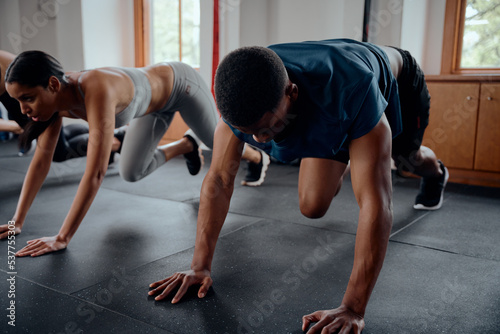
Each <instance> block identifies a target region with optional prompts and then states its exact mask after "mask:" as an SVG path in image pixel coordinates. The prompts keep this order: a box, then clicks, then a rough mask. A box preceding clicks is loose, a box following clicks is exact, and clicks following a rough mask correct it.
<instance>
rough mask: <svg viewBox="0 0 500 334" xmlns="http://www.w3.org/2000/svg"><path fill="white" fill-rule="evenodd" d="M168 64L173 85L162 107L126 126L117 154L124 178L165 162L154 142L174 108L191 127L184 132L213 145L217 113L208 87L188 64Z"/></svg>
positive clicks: (144, 173) (135, 178)
mask: <svg viewBox="0 0 500 334" xmlns="http://www.w3.org/2000/svg"><path fill="white" fill-rule="evenodd" d="M168 64H169V65H170V66H171V67H172V69H173V71H174V86H173V89H172V94H171V96H170V99H169V100H168V102H167V104H166V105H165V106H164V107H163V108H162V109H161V110H158V111H155V112H152V113H150V114H147V115H145V116H143V117H139V118H136V119H134V120H132V122H130V126H129V128H128V129H127V134H126V136H125V138H124V141H123V146H122V150H121V155H120V175H121V176H122V178H123V179H124V180H126V181H129V182H135V181H138V180H140V179H142V178H143V177H145V176H147V175H149V174H151V173H152V172H153V171H154V170H156V169H157V168H158V167H160V166H161V165H163V164H164V163H165V155H164V154H163V152H162V151H160V150H158V149H157V146H158V143H159V142H160V140H161V138H162V137H163V135H164V134H165V132H166V131H167V129H168V127H169V125H170V123H171V122H172V118H173V117H174V114H175V112H176V111H179V113H180V115H181V117H182V119H183V120H184V122H186V124H187V125H188V126H189V128H190V130H188V131H187V132H186V134H189V135H190V136H191V137H193V138H194V139H195V140H196V141H197V142H198V143H200V140H201V141H202V142H203V143H204V144H205V145H206V146H208V147H209V148H213V137H214V132H215V127H216V125H217V121H218V120H219V115H218V113H217V108H216V107H215V102H214V99H213V97H212V94H211V93H210V90H209V89H208V87H207V85H206V84H205V82H204V81H203V78H202V77H201V76H200V75H199V74H198V72H196V71H195V70H194V69H193V68H191V67H190V66H188V65H186V64H183V63H179V62H172V63H168Z"/></svg>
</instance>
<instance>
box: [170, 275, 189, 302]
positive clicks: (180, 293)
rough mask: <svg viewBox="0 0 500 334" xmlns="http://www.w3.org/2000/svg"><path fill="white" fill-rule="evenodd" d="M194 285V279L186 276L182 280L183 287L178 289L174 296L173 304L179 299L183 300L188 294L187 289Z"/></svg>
mask: <svg viewBox="0 0 500 334" xmlns="http://www.w3.org/2000/svg"><path fill="white" fill-rule="evenodd" d="M191 285H192V281H191V280H190V279H189V278H188V277H187V276H184V279H183V280H182V284H181V287H180V288H179V290H177V293H176V294H175V296H174V298H173V299H172V304H175V303H177V302H178V301H179V300H181V298H182V297H184V295H185V294H186V292H187V290H188V289H189V287H190V286H191Z"/></svg>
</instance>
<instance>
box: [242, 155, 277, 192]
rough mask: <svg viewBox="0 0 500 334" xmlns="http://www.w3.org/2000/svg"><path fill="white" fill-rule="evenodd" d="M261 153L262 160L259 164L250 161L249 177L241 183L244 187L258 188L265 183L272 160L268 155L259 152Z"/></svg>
mask: <svg viewBox="0 0 500 334" xmlns="http://www.w3.org/2000/svg"><path fill="white" fill-rule="evenodd" d="M259 153H260V156H261V159H260V162H259V163H258V164H256V163H253V162H250V161H249V162H248V163H247V175H245V179H244V180H243V181H241V184H242V185H244V186H248V187H258V186H260V185H261V184H262V183H263V182H264V179H265V177H266V171H267V168H268V167H269V164H270V163H271V159H270V158H269V156H268V155H267V154H266V153H264V152H261V151H259Z"/></svg>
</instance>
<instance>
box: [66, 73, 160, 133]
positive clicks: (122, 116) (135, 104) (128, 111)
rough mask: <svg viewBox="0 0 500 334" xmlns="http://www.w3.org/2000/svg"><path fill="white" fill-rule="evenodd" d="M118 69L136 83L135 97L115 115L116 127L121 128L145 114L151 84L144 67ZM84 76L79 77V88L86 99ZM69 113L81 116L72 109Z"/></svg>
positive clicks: (149, 97)
mask: <svg viewBox="0 0 500 334" xmlns="http://www.w3.org/2000/svg"><path fill="white" fill-rule="evenodd" d="M116 69H119V70H122V71H123V72H125V73H126V74H127V75H128V76H129V77H130V79H131V80H132V82H133V84H134V97H133V99H132V101H130V103H129V105H128V106H127V107H126V108H125V109H123V110H122V111H120V112H119V113H117V114H116V115H115V128H119V127H121V126H123V125H126V124H128V123H130V121H131V120H133V119H134V118H138V117H141V116H144V114H145V113H146V111H147V110H148V107H149V104H150V103H151V85H150V83H149V80H148V77H147V76H146V74H145V73H144V71H143V70H142V69H139V68H131V67H116ZM82 77H83V75H80V77H79V78H78V90H79V91H80V94H81V95H82V98H83V99H85V94H83V91H82V87H81V82H82ZM69 113H70V114H71V115H73V116H75V117H78V118H79V116H78V115H76V114H74V113H73V112H72V111H71V110H69Z"/></svg>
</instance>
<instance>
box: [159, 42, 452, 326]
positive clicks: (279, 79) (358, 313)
mask: <svg viewBox="0 0 500 334" xmlns="http://www.w3.org/2000/svg"><path fill="white" fill-rule="evenodd" d="M216 100H217V104H218V107H219V111H220V112H221V115H222V117H223V121H221V122H219V124H218V127H217V130H216V132H215V142H214V152H213V159H212V165H211V168H210V171H209V173H208V174H207V176H206V177H205V180H204V182H203V187H202V191H201V198H200V210H199V216H198V229H197V236H196V246H195V253H194V257H193V262H192V265H191V270H190V271H187V272H182V273H176V274H174V275H172V276H171V277H169V278H167V279H165V280H162V281H158V282H156V283H153V284H152V285H151V286H152V287H154V288H155V289H154V290H152V291H151V292H150V294H157V293H160V292H161V294H160V295H159V296H157V297H156V299H157V300H160V299H163V298H164V297H165V296H167V295H168V294H169V293H170V292H172V291H173V290H174V289H175V288H179V289H178V291H177V294H176V295H175V297H174V298H173V300H172V302H173V303H175V302H177V301H178V300H179V299H180V298H181V297H182V296H183V295H184V293H185V292H186V290H187V288H188V287H189V286H191V285H193V284H201V288H200V289H199V292H198V296H199V297H200V298H201V297H203V296H204V295H205V294H206V292H207V290H208V288H209V287H210V286H211V284H212V280H211V278H210V271H211V262H212V257H213V253H214V249H215V244H216V241H217V238H218V235H219V232H220V229H221V227H222V224H223V222H224V220H225V217H226V214H227V211H228V207H229V201H230V198H231V195H232V190H233V182H234V175H235V173H236V171H235V170H234V168H235V167H234V166H235V162H238V161H239V157H240V155H241V146H242V142H243V141H246V142H249V143H252V144H253V145H256V146H258V145H259V143H267V145H269V144H270V148H269V149H268V152H269V153H270V154H271V155H272V156H274V157H276V158H277V159H279V160H282V161H290V160H293V159H296V158H301V159H302V160H301V165H300V172H299V185H298V188H299V203H300V210H301V212H302V213H303V214H304V215H305V216H307V217H310V218H318V217H322V216H323V215H324V214H325V213H326V211H327V210H328V207H329V206H330V203H331V201H332V199H333V197H334V196H335V195H336V194H337V193H338V191H339V190H340V186H341V184H342V178H343V175H344V173H345V170H346V167H347V163H348V162H349V161H350V170H351V180H352V187H353V190H354V194H355V196H356V200H357V202H358V205H359V208H360V212H359V222H358V230H357V236H356V246H355V255H354V265H353V269H352V273H351V277H350V280H349V284H348V286H347V289H346V292H345V295H344V298H343V301H342V304H341V305H340V306H339V307H338V308H336V309H333V310H325V311H317V312H314V313H312V314H309V315H306V316H304V317H303V330H306V329H307V328H308V327H309V325H310V324H312V323H313V322H316V324H315V325H314V326H312V327H311V328H309V331H308V333H319V332H321V330H323V329H325V330H326V331H327V332H328V333H335V332H337V331H339V332H340V333H350V332H351V331H352V332H354V333H361V331H362V329H363V328H364V319H363V317H364V313H365V309H366V306H367V303H368V300H369V298H370V294H371V292H372V289H373V287H374V286H375V283H376V280H377V277H378V274H379V272H380V270H381V268H382V264H383V261H384V257H385V252H386V249H387V244H388V240H389V234H390V231H391V227H392V185H391V157H392V158H393V160H394V161H395V163H396V165H397V166H398V168H405V169H406V170H408V171H410V172H412V173H414V174H416V175H419V176H421V177H422V184H421V189H420V193H419V194H418V196H417V199H416V202H415V205H414V208H415V209H426V210H435V209H438V208H439V207H441V205H442V196H443V190H444V187H445V184H446V181H447V179H448V172H447V169H446V168H445V167H444V165H443V164H442V163H441V162H440V161H439V160H437V158H436V156H435V155H434V153H433V152H432V151H431V150H430V149H429V148H426V147H423V146H421V143H422V137H423V133H424V129H425V127H426V126H427V124H428V119H429V105H430V104H429V100H430V96H429V93H428V91H427V87H426V84H425V79H424V75H423V73H422V71H421V70H420V68H419V67H418V65H417V63H416V62H415V60H414V59H413V58H412V57H411V55H410V54H409V53H408V52H406V51H403V50H399V49H395V48H389V47H378V46H375V45H373V44H369V43H360V42H356V41H352V40H327V41H318V42H303V43H290V44H278V45H272V46H270V47H269V48H261V47H251V48H241V49H238V50H235V51H233V52H232V53H230V54H229V55H228V56H227V57H226V58H225V59H224V60H223V61H222V62H221V64H220V66H219V68H218V70H217V75H216Z"/></svg>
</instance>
